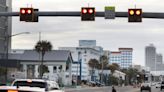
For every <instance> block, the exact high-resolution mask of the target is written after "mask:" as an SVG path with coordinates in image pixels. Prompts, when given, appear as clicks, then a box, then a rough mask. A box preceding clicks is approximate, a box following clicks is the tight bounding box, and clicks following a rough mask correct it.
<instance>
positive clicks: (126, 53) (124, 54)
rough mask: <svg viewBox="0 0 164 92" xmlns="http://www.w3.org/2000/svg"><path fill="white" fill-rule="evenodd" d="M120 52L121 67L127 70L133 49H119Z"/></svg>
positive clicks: (130, 63)
mask: <svg viewBox="0 0 164 92" xmlns="http://www.w3.org/2000/svg"><path fill="white" fill-rule="evenodd" d="M119 51H120V52H121V67H122V68H129V67H130V66H132V58H133V57H132V56H133V48H119Z"/></svg>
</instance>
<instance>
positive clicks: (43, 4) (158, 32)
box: [12, 0, 164, 65]
mask: <svg viewBox="0 0 164 92" xmlns="http://www.w3.org/2000/svg"><path fill="white" fill-rule="evenodd" d="M159 2H160V3H159ZM27 3H28V4H33V7H37V8H39V9H40V11H45V10H48V11H60V10H61V11H68V10H76V11H80V8H81V7H82V6H88V3H89V4H90V6H95V7H96V10H98V11H103V10H104V6H107V5H115V6H116V11H127V9H128V8H132V7H134V5H135V4H136V6H137V7H140V8H143V11H144V12H145V11H148V12H150V11H153V12H164V10H163V8H164V5H163V3H164V1H163V0H144V1H143V0H138V1H134V0H119V1H118V0H113V1H109V0H108V1H107V0H99V1H97V0H87V1H84V0H13V10H14V11H18V10H19V7H24V6H26V4H27ZM163 24H164V20H160V19H143V22H142V23H128V21H127V18H116V19H115V20H105V19H104V18H97V17H96V21H95V22H81V19H80V17H69V18H68V17H40V18H39V23H24V22H19V18H18V17H17V18H13V28H12V29H13V31H12V32H13V34H15V33H19V32H22V31H23V32H24V31H29V32H31V34H29V35H26V36H25V35H20V36H17V37H14V38H13V42H12V46H13V48H15V49H16V48H17V49H33V47H34V45H35V43H36V42H37V41H38V39H39V37H38V35H39V32H42V39H45V40H49V41H51V42H52V44H53V45H54V49H57V48H58V47H65V46H78V40H80V39H96V40H97V44H98V45H99V46H102V47H104V49H108V50H117V48H119V47H132V48H134V56H133V57H134V60H133V61H134V63H136V64H142V65H144V48H145V46H146V45H148V44H149V43H154V45H155V46H156V47H157V51H158V53H163V52H164V48H163V47H164V43H163V42H162V39H164V36H163V35H164V28H163Z"/></svg>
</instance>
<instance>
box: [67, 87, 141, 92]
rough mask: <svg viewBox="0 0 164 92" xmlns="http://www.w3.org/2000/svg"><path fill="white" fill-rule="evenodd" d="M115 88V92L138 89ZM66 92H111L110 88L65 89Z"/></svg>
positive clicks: (130, 91) (134, 91) (135, 90)
mask: <svg viewBox="0 0 164 92" xmlns="http://www.w3.org/2000/svg"><path fill="white" fill-rule="evenodd" d="M115 88H116V90H117V92H139V88H133V87H131V86H126V87H115ZM66 92H112V87H93V88H77V89H67V90H66Z"/></svg>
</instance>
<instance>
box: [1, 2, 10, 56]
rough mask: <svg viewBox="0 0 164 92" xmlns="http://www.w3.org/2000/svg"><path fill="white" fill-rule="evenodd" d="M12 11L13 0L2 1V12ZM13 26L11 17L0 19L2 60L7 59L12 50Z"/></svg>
mask: <svg viewBox="0 0 164 92" xmlns="http://www.w3.org/2000/svg"><path fill="white" fill-rule="evenodd" d="M11 11H12V0H0V12H11ZM11 24H12V22H11V17H5V16H1V17H0V58H5V55H6V53H7V50H8V51H10V50H11V37H9V36H10V35H11ZM7 40H8V41H7ZM7 42H8V43H7Z"/></svg>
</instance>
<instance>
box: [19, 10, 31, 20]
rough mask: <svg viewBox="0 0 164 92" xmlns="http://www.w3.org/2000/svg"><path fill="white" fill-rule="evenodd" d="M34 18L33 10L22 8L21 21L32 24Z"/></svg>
mask: <svg viewBox="0 0 164 92" xmlns="http://www.w3.org/2000/svg"><path fill="white" fill-rule="evenodd" d="M33 17H34V9H33V8H20V21H26V22H31V21H33Z"/></svg>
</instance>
